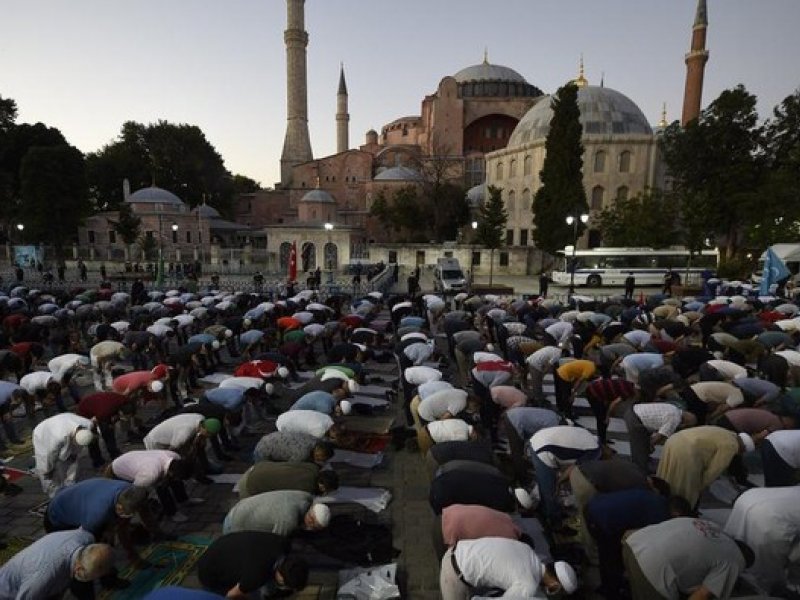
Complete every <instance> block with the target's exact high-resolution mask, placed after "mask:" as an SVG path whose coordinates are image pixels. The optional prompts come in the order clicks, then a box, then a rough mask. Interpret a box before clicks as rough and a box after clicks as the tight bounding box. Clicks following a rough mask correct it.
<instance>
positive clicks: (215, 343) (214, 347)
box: [211, 340, 219, 350]
mask: <svg viewBox="0 0 800 600" xmlns="http://www.w3.org/2000/svg"><path fill="white" fill-rule="evenodd" d="M211 347H212V348H213V349H214V350H219V342H218V341H217V340H214V341H213V342H211Z"/></svg>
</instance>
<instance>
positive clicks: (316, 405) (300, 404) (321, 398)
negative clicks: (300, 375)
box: [289, 388, 351, 415]
mask: <svg viewBox="0 0 800 600" xmlns="http://www.w3.org/2000/svg"><path fill="white" fill-rule="evenodd" d="M342 397H344V392H342V390H341V388H340V389H338V390H334V392H333V394H329V393H328V392H324V391H322V390H318V391H315V392H309V393H307V394H305V395H304V396H302V397H301V398H299V399H298V400H297V401H296V402H295V403H294V404H292V406H291V408H289V410H315V411H317V412H321V413H325V414H326V415H332V414H336V415H347V414H350V408H351V406H350V403H349V402H348V401H347V400H342V401H341V402H339V400H340V399H341V398H342Z"/></svg>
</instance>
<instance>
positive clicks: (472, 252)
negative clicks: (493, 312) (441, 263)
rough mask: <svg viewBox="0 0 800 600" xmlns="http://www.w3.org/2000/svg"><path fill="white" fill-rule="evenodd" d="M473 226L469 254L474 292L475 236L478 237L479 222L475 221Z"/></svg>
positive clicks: (470, 281) (470, 284) (470, 283)
mask: <svg viewBox="0 0 800 600" xmlns="http://www.w3.org/2000/svg"><path fill="white" fill-rule="evenodd" d="M471 225H472V244H471V247H470V252H469V269H470V270H469V288H470V291H472V284H473V283H474V282H475V236H476V235H478V222H477V221H473V222H472V223H471Z"/></svg>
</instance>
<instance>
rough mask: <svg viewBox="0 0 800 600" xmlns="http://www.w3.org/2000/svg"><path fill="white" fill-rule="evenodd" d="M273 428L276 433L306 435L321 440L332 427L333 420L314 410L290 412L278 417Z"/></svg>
mask: <svg viewBox="0 0 800 600" xmlns="http://www.w3.org/2000/svg"><path fill="white" fill-rule="evenodd" d="M275 427H276V428H277V429H278V431H290V432H295V433H307V434H308V435H312V436H314V437H315V438H317V439H322V438H324V437H325V436H326V435H328V432H329V431H330V429H331V428H332V427H333V419H332V418H331V417H330V416H329V415H326V414H325V413H321V412H318V411H316V410H290V411H287V412H285V413H283V414H282V415H280V416H279V417H278V419H277V420H276V421H275Z"/></svg>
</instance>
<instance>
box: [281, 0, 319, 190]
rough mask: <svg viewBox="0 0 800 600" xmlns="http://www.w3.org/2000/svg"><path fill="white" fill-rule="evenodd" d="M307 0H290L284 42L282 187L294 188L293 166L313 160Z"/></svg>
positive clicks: (287, 5) (287, 1)
mask: <svg viewBox="0 0 800 600" xmlns="http://www.w3.org/2000/svg"><path fill="white" fill-rule="evenodd" d="M304 5H305V0H286V8H287V13H288V15H287V16H288V19H287V27H286V31H284V32H283V41H284V43H285V44H286V137H285V138H284V140H283V153H282V154H281V185H282V186H283V187H290V186H291V185H292V167H294V166H295V165H299V164H300V163H304V162H308V161H310V160H313V158H314V156H313V154H312V152H311V141H310V139H309V136H308V99H307V86H306V46H308V33H307V32H306V31H305V14H304V12H303V11H304Z"/></svg>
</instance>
